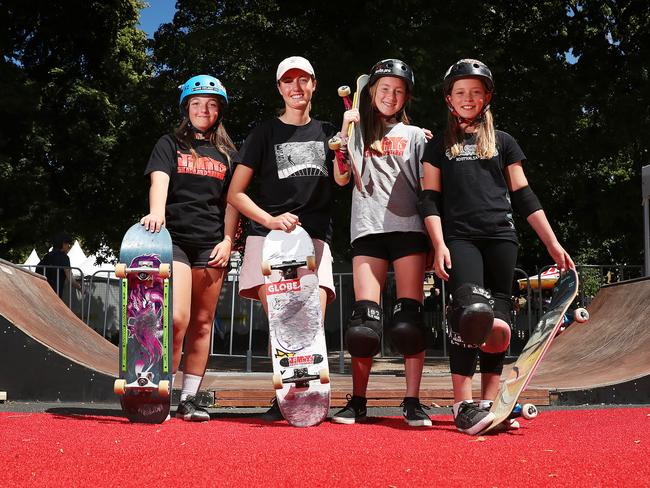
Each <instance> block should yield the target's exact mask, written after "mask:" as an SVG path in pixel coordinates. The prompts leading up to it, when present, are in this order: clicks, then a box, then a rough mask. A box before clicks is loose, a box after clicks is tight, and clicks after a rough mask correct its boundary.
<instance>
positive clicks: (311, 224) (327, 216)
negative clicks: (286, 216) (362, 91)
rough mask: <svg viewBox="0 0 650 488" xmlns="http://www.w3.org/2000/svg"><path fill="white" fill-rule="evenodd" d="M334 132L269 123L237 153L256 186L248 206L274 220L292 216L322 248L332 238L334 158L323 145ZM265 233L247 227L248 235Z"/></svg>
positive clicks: (312, 125)
mask: <svg viewBox="0 0 650 488" xmlns="http://www.w3.org/2000/svg"><path fill="white" fill-rule="evenodd" d="M336 132H337V131H336V129H335V128H334V126H333V125H332V124H329V123H327V122H321V121H319V120H314V119H312V120H311V121H310V122H309V123H308V124H306V125H302V126H296V125H289V124H285V123H284V122H282V121H281V120H280V119H278V118H273V119H271V120H267V121H265V122H262V123H261V124H260V125H258V126H257V127H256V128H255V129H253V131H252V132H251V133H250V134H249V135H248V137H247V138H246V141H245V142H244V145H243V146H242V148H241V150H240V154H241V161H242V162H241V164H243V165H245V166H248V167H249V168H251V169H253V171H254V172H255V175H256V178H257V180H258V183H259V185H258V188H257V194H256V195H255V196H252V197H251V198H252V199H253V201H255V203H256V204H257V205H258V206H259V207H260V208H262V209H263V210H265V211H266V212H268V213H269V214H271V215H273V216H274V217H275V216H277V215H280V214H283V213H285V212H291V213H293V214H295V215H297V216H298V218H299V219H300V223H301V224H302V226H303V227H304V228H305V230H306V231H307V232H308V233H309V235H310V236H311V237H312V238H314V239H321V240H324V241H326V242H330V240H331V237H332V191H333V189H332V184H333V178H332V171H333V167H332V160H333V158H334V154H333V152H332V151H331V150H330V149H329V148H328V147H327V141H328V140H329V138H330V137H332V136H333V135H334V134H335V133H336ZM268 232H269V229H267V228H266V227H264V226H262V225H260V224H258V223H257V222H254V221H251V232H250V235H256V236H265V235H266V234H268Z"/></svg>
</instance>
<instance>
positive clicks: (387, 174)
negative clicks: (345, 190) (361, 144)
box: [350, 122, 426, 241]
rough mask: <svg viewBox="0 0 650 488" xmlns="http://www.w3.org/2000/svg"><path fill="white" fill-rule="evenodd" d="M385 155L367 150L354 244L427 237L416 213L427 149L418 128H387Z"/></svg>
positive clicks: (356, 195)
mask: <svg viewBox="0 0 650 488" xmlns="http://www.w3.org/2000/svg"><path fill="white" fill-rule="evenodd" d="M381 144H382V148H383V155H381V156H380V155H378V154H377V153H375V152H371V151H369V150H368V149H367V148H366V151H365V155H364V158H363V168H362V169H361V178H360V188H359V187H357V185H355V187H354V190H353V192H352V215H351V218H350V238H351V241H354V240H355V239H357V238H359V237H363V236H366V235H370V234H384V233H387V232H422V233H426V231H425V228H424V224H423V222H422V218H421V217H420V215H419V214H418V211H417V207H416V204H417V197H418V189H419V186H420V181H419V180H420V178H421V177H422V174H423V173H422V171H423V170H422V163H421V160H422V155H423V153H424V148H425V146H426V140H425V138H424V133H423V132H422V129H420V128H419V127H414V126H411V125H405V124H403V123H401V122H400V123H398V124H395V125H391V126H388V127H387V132H386V134H384V137H382V140H381Z"/></svg>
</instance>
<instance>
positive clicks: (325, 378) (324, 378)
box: [318, 369, 330, 385]
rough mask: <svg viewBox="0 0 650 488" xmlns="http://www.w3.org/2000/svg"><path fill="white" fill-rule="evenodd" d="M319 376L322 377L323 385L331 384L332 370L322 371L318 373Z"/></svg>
mask: <svg viewBox="0 0 650 488" xmlns="http://www.w3.org/2000/svg"><path fill="white" fill-rule="evenodd" d="M318 376H320V382H321V384H323V385H326V384H327V383H329V382H330V370H329V369H321V370H320V371H319V373H318Z"/></svg>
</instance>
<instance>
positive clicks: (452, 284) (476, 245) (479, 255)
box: [447, 239, 518, 376]
mask: <svg viewBox="0 0 650 488" xmlns="http://www.w3.org/2000/svg"><path fill="white" fill-rule="evenodd" d="M447 247H448V248H449V254H450V255H451V266H452V267H451V269H450V270H449V291H450V292H451V293H452V295H453V293H454V291H456V289H457V288H458V287H459V286H460V285H462V284H463V283H474V284H476V285H480V286H482V287H483V288H486V289H488V290H490V292H491V293H492V295H494V294H495V293H503V294H506V295H511V294H512V280H513V279H514V274H515V265H516V264H517V251H518V245H517V244H516V243H515V242H512V241H507V240H500V239H483V240H471V241H469V240H461V239H451V240H449V241H447ZM505 355H506V354H505V352H503V353H497V354H490V353H485V352H483V351H481V350H480V349H479V348H478V347H467V346H463V345H458V344H454V343H451V344H450V346H449V364H450V369H451V372H452V373H453V374H460V375H463V376H473V375H474V372H475V371H476V360H477V359H479V358H480V365H481V372H482V373H495V374H501V371H502V370H503V360H504V358H505Z"/></svg>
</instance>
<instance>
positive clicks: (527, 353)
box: [479, 269, 578, 435]
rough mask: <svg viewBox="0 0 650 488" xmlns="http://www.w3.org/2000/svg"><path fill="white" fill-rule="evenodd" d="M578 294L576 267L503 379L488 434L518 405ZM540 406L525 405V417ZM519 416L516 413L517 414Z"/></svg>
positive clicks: (564, 276)
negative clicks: (522, 393)
mask: <svg viewBox="0 0 650 488" xmlns="http://www.w3.org/2000/svg"><path fill="white" fill-rule="evenodd" d="M577 293H578V275H577V274H576V272H575V270H573V269H568V270H566V272H565V273H564V274H562V275H561V276H560V278H559V280H558V282H557V284H556V286H555V289H554V290H553V297H552V298H551V303H550V305H549V306H548V311H547V312H546V313H545V314H544V315H543V316H542V318H541V319H540V320H539V322H538V323H537V326H536V327H535V329H534V330H533V333H532V334H531V336H530V338H529V339H528V342H527V343H526V346H525V347H524V349H523V351H522V352H521V354H520V355H519V358H518V359H517V361H516V362H515V364H514V365H513V366H512V369H511V370H510V372H509V374H508V377H507V378H505V380H503V381H502V382H501V387H500V388H499V393H498V394H497V397H496V400H495V401H494V403H493V404H492V407H491V408H490V412H492V413H493V414H494V416H495V418H494V420H493V421H492V424H490V425H489V426H488V427H486V428H485V429H483V430H482V431H481V432H479V435H481V434H485V433H487V432H489V431H491V430H492V429H495V428H497V427H498V426H499V425H500V424H501V423H502V422H503V421H504V420H506V419H507V418H509V417H510V416H511V414H512V412H513V410H514V409H515V407H516V405H517V400H518V399H519V396H520V395H521V392H522V391H524V390H525V389H526V386H528V383H530V380H531V379H532V377H533V374H534V373H535V370H536V369H537V367H538V366H539V364H540V362H541V361H542V360H543V359H544V355H545V354H546V352H547V351H548V349H549V347H550V346H551V343H552V342H553V339H554V338H555V337H556V335H557V332H558V330H559V328H560V327H561V326H562V324H563V323H564V314H565V313H566V311H567V310H568V308H569V306H570V305H571V303H572V302H573V300H574V299H575V297H576V294H577ZM536 415H537V409H536V408H535V407H534V406H532V405H524V406H522V411H521V416H522V417H524V418H533V417H534V416H536ZM515 416H517V415H516V413H515Z"/></svg>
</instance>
